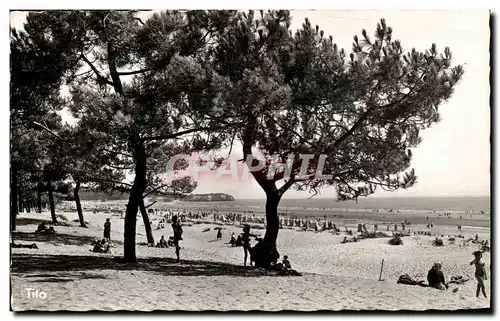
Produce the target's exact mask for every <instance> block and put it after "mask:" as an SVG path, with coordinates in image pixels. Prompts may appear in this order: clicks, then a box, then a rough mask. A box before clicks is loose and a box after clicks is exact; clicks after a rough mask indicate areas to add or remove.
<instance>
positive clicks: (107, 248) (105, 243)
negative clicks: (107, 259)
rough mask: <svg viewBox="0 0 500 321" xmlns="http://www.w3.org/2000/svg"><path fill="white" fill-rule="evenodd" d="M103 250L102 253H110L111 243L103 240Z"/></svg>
mask: <svg viewBox="0 0 500 321" xmlns="http://www.w3.org/2000/svg"><path fill="white" fill-rule="evenodd" d="M101 249H102V253H108V252H109V250H110V245H109V242H107V241H106V240H105V239H102V241H101Z"/></svg>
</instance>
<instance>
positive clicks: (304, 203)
mask: <svg viewBox="0 0 500 321" xmlns="http://www.w3.org/2000/svg"><path fill="white" fill-rule="evenodd" d="M204 203H205V204H207V203H206V202H204ZM210 203H211V204H212V205H215V206H216V205H218V204H220V205H225V206H227V205H229V206H237V207H240V206H242V207H248V208H258V207H263V206H264V205H265V200H264V199H238V200H235V201H229V202H210ZM191 204H194V203H191ZM490 205H491V199H490V197H489V196H477V197H394V198H392V197H391V198H389V197H383V198H382V197H379V198H376V197H366V198H360V199H358V201H357V202H356V201H342V202H339V201H336V200H334V199H328V198H312V199H282V200H281V202H280V205H279V207H280V208H281V209H294V208H308V209H358V210H362V209H366V210H373V209H379V210H385V209H387V210H389V209H393V210H395V211H396V210H400V211H416V212H428V211H437V212H442V211H449V212H460V213H464V212H472V213H478V212H480V211H484V212H485V214H486V213H489V212H490Z"/></svg>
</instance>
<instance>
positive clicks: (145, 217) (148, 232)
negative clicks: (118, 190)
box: [139, 199, 155, 244]
mask: <svg viewBox="0 0 500 321" xmlns="http://www.w3.org/2000/svg"><path fill="white" fill-rule="evenodd" d="M139 209H140V210H141V215H142V220H143V222H144V228H145V229H146V237H147V239H148V244H151V243H152V244H155V239H154V237H153V231H152V229H151V222H150V221H149V216H148V212H147V211H146V207H145V206H144V199H142V201H141V203H140V204H139Z"/></svg>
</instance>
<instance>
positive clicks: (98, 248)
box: [92, 240, 102, 253]
mask: <svg viewBox="0 0 500 321" xmlns="http://www.w3.org/2000/svg"><path fill="white" fill-rule="evenodd" d="M92 252H94V253H101V252H102V247H101V241H100V240H97V242H96V243H95V245H94V248H93V249H92Z"/></svg>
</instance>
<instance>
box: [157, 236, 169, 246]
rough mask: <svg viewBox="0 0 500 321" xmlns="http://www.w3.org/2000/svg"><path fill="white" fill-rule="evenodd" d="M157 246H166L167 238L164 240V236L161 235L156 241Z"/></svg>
mask: <svg viewBox="0 0 500 321" xmlns="http://www.w3.org/2000/svg"><path fill="white" fill-rule="evenodd" d="M158 245H159V247H168V243H167V240H165V236H163V235H162V236H161V238H160V242H159V243H158Z"/></svg>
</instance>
